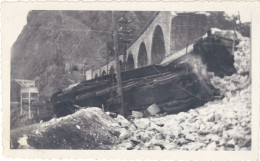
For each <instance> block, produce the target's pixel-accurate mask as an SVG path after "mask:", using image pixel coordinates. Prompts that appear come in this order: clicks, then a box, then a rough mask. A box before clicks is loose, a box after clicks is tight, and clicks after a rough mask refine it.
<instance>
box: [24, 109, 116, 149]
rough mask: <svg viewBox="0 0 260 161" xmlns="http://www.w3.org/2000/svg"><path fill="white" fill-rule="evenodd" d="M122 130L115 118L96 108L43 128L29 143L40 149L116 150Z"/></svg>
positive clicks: (31, 136)
mask: <svg viewBox="0 0 260 161" xmlns="http://www.w3.org/2000/svg"><path fill="white" fill-rule="evenodd" d="M119 130H120V126H119V125H118V123H117V122H116V121H115V120H114V119H113V118H111V117H109V116H107V115H106V114H105V113H104V112H103V111H102V110H101V109H99V108H97V107H92V108H87V109H83V110H80V111H78V112H76V113H74V114H72V115H69V116H66V117H62V118H58V119H52V120H51V121H49V122H46V123H44V124H40V125H39V126H38V127H37V128H36V130H34V131H32V132H31V133H30V134H28V139H27V141H28V144H29V145H30V146H32V147H34V148H36V149H112V147H113V146H114V145H116V144H118V143H119V137H118V136H119V135H120V132H119Z"/></svg>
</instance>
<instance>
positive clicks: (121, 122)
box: [115, 115, 130, 127]
mask: <svg viewBox="0 0 260 161" xmlns="http://www.w3.org/2000/svg"><path fill="white" fill-rule="evenodd" d="M115 120H116V121H117V122H118V123H119V125H120V126H121V127H129V125H130V122H129V121H128V120H127V119H126V118H124V117H123V116H121V115H117V117H116V118H115Z"/></svg>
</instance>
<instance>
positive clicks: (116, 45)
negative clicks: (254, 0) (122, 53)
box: [112, 11, 125, 116]
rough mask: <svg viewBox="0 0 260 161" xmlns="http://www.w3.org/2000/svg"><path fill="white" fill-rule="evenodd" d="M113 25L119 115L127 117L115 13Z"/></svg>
mask: <svg viewBox="0 0 260 161" xmlns="http://www.w3.org/2000/svg"><path fill="white" fill-rule="evenodd" d="M112 24H113V30H114V31H113V41H114V51H115V61H116V72H117V86H118V89H117V91H118V95H119V97H120V103H121V108H120V111H119V113H120V114H121V115H122V116H125V107H124V96H123V90H122V81H121V71H120V64H119V57H118V55H119V54H118V51H119V47H118V30H117V24H116V23H115V16H114V11H112Z"/></svg>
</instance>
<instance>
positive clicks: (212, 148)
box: [207, 142, 217, 151]
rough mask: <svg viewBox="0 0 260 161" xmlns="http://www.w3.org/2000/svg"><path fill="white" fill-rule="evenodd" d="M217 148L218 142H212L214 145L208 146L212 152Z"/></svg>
mask: <svg viewBox="0 0 260 161" xmlns="http://www.w3.org/2000/svg"><path fill="white" fill-rule="evenodd" d="M216 148H217V144H216V142H212V143H210V144H209V145H208V146H207V150H210V151H212V150H216Z"/></svg>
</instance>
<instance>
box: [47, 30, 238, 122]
mask: <svg viewBox="0 0 260 161" xmlns="http://www.w3.org/2000/svg"><path fill="white" fill-rule="evenodd" d="M235 35H236V34H235V32H233V31H226V32H214V33H211V32H208V33H207V35H206V36H204V37H201V38H200V39H198V40H197V41H195V42H194V43H191V44H190V45H189V47H191V50H189V48H188V45H187V47H186V48H184V49H183V50H182V51H180V53H179V54H180V56H179V58H178V59H174V60H172V59H171V58H170V57H167V58H165V59H164V61H162V63H161V64H153V65H149V66H146V67H142V68H138V69H133V70H129V71H124V72H122V73H121V78H122V88H123V95H124V100H125V101H124V106H125V108H126V113H127V115H129V114H130V113H131V111H145V110H146V109H147V107H149V106H150V105H152V104H154V103H155V104H157V105H158V106H159V107H160V109H162V110H163V111H165V112H167V113H176V112H180V111H185V110H189V109H191V108H195V107H198V106H200V105H203V104H204V103H206V102H208V101H212V100H214V99H215V98H216V96H217V95H218V94H219V92H218V90H217V89H215V88H214V86H213V85H212V84H211V82H210V78H209V76H208V72H211V73H214V75H216V76H219V77H223V76H225V75H232V74H233V73H235V72H236V69H235V67H234V55H233V50H235V47H234V46H235V44H237V43H238V40H237V38H236V36H235ZM181 52H182V53H181ZM174 54H175V55H176V53H174ZM174 54H172V55H174ZM177 54H178V53H177ZM116 81H117V79H116V75H112V74H110V75H105V76H101V77H98V78H94V79H91V80H87V81H83V82H81V83H79V84H77V85H76V86H74V87H71V88H67V89H64V90H61V91H59V92H57V93H54V94H53V95H52V97H51V101H52V103H53V106H54V113H55V114H56V115H57V117H61V116H66V115H68V114H71V113H74V112H75V111H77V110H78V109H79V108H81V107H100V108H104V110H105V111H111V112H116V113H118V112H119V109H120V97H119V95H118V93H117V84H116Z"/></svg>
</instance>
